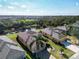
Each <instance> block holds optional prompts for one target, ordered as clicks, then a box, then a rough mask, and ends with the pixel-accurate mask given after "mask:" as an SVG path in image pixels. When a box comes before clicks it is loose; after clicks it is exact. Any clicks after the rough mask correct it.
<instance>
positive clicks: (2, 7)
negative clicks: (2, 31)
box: [0, 0, 79, 15]
mask: <svg viewBox="0 0 79 59" xmlns="http://www.w3.org/2000/svg"><path fill="white" fill-rule="evenodd" d="M0 15H79V0H0Z"/></svg>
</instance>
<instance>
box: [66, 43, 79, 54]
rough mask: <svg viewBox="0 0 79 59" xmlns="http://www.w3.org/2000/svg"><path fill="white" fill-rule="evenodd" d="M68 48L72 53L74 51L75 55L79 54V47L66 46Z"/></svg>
mask: <svg viewBox="0 0 79 59" xmlns="http://www.w3.org/2000/svg"><path fill="white" fill-rule="evenodd" d="M66 48H68V49H70V50H71V51H73V52H75V53H77V52H79V47H78V46H76V45H72V44H71V45H69V46H66Z"/></svg>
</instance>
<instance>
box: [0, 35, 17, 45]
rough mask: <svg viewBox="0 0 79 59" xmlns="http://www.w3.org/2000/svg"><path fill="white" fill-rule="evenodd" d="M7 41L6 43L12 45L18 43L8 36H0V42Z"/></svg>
mask: <svg viewBox="0 0 79 59" xmlns="http://www.w3.org/2000/svg"><path fill="white" fill-rule="evenodd" d="M2 41H3V42H5V44H11V45H17V43H16V42H14V41H12V40H11V39H9V38H8V37H6V36H0V42H2Z"/></svg>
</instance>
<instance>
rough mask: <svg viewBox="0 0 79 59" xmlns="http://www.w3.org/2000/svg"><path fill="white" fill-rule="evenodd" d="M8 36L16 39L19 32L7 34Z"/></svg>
mask: <svg viewBox="0 0 79 59" xmlns="http://www.w3.org/2000/svg"><path fill="white" fill-rule="evenodd" d="M6 36H7V37H8V38H10V39H11V40H13V41H16V37H17V33H13V34H7V35H6Z"/></svg>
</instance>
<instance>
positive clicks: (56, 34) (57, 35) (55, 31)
mask: <svg viewBox="0 0 79 59" xmlns="http://www.w3.org/2000/svg"><path fill="white" fill-rule="evenodd" d="M66 31H67V30H66V28H65V27H64V26H60V27H54V28H52V27H48V28H45V29H43V31H42V32H44V33H46V34H49V35H51V36H52V37H53V38H54V39H55V41H62V38H63V37H65V32H66Z"/></svg>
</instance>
